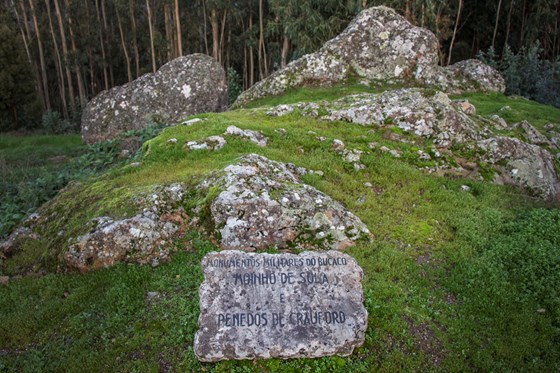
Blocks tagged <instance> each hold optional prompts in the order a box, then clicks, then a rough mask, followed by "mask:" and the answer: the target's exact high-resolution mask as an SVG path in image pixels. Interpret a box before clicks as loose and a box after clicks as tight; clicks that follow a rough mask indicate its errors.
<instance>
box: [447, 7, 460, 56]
mask: <svg viewBox="0 0 560 373" xmlns="http://www.w3.org/2000/svg"><path fill="white" fill-rule="evenodd" d="M462 9H463V0H459V8H458V9H457V18H456V19H455V27H454V28H453V36H452V37H451V43H450V44H449V55H448V56H447V66H449V65H450V64H451V53H453V44H454V43H455V36H456V35H457V28H458V27H459V20H460V19H461V10H462Z"/></svg>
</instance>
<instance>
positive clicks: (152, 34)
mask: <svg viewBox="0 0 560 373" xmlns="http://www.w3.org/2000/svg"><path fill="white" fill-rule="evenodd" d="M146 9H147V11H148V29H149V30H150V51H151V54H152V71H153V72H154V73H155V72H156V71H157V68H156V50H155V47H154V28H153V26H152V11H151V9H150V0H146Z"/></svg>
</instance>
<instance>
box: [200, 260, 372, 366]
mask: <svg viewBox="0 0 560 373" xmlns="http://www.w3.org/2000/svg"><path fill="white" fill-rule="evenodd" d="M202 267H203V271H204V282H203V283H202V285H201V286H200V290H199V295H200V317H199V321H198V324H199V330H198V332H197V334H196V336H195V342H194V351H195V353H196V355H197V357H198V358H199V360H201V361H218V360H225V359H253V358H271V357H279V358H296V357H320V356H328V355H334V354H338V355H343V356H345V355H349V354H351V353H352V351H353V350H354V348H355V347H357V346H360V345H361V344H362V343H363V342H364V336H365V331H366V328H367V311H366V310H365V308H364V306H363V292H362V284H361V280H362V276H363V274H362V269H361V268H360V267H359V266H358V264H357V263H356V261H355V260H354V259H353V258H352V257H350V256H348V255H346V254H343V253H340V252H337V251H328V252H304V253H302V254H300V255H294V254H255V253H245V252H241V251H222V252H219V253H218V252H212V253H209V254H208V255H206V256H205V257H204V259H203V260H202Z"/></svg>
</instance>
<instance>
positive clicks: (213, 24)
mask: <svg viewBox="0 0 560 373" xmlns="http://www.w3.org/2000/svg"><path fill="white" fill-rule="evenodd" d="M210 28H211V29H212V57H214V59H215V60H219V54H220V31H219V29H218V11H217V10H216V8H213V9H212V10H210Z"/></svg>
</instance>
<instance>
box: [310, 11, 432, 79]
mask: <svg viewBox="0 0 560 373" xmlns="http://www.w3.org/2000/svg"><path fill="white" fill-rule="evenodd" d="M321 51H324V52H328V53H330V54H332V55H336V56H338V57H339V58H340V59H341V60H343V61H344V62H346V63H347V64H348V65H349V66H351V67H352V69H354V71H356V72H357V74H358V76H360V77H364V78H367V79H371V80H384V81H393V80H399V81H402V80H409V79H412V78H414V79H416V80H418V81H423V80H424V78H425V77H431V76H432V75H433V73H434V72H433V70H434V67H435V66H436V65H437V62H438V54H437V51H438V41H437V38H436V36H435V35H434V34H433V33H432V32H431V31H429V30H427V29H423V28H420V27H416V26H413V25H412V24H410V23H409V22H408V21H407V20H406V19H405V18H404V17H402V16H401V15H399V14H398V13H397V12H395V11H394V10H393V9H391V8H387V7H384V6H380V7H372V8H368V9H365V10H363V11H362V12H361V13H360V14H358V16H356V18H354V20H352V22H350V24H349V25H348V27H347V28H346V30H344V31H343V32H342V33H341V34H340V35H338V36H337V37H335V38H334V39H332V40H329V41H328V42H326V43H325V45H324V46H323V48H321Z"/></svg>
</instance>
